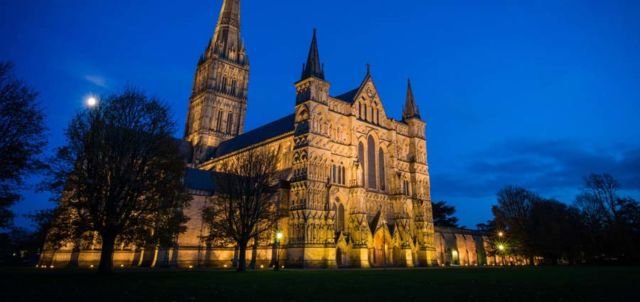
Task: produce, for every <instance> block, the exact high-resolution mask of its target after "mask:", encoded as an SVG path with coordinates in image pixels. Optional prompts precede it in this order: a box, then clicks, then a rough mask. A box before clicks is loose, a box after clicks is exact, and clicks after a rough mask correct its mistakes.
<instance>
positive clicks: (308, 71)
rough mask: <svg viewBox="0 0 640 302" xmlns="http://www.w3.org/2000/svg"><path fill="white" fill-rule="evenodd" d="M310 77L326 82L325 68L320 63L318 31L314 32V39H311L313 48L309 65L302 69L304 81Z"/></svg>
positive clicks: (308, 61)
mask: <svg viewBox="0 0 640 302" xmlns="http://www.w3.org/2000/svg"><path fill="white" fill-rule="evenodd" d="M309 77H316V78H319V79H321V80H324V79H325V78H324V66H322V64H321V63H320V52H319V51H318V38H317V36H316V30H315V29H314V30H313V38H312V39H311V47H310V48H309V56H308V57H307V64H305V65H304V66H303V67H302V78H301V80H304V79H306V78H309Z"/></svg>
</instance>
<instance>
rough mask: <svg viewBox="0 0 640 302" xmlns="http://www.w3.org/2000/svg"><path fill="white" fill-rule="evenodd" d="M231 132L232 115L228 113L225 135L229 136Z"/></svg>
mask: <svg viewBox="0 0 640 302" xmlns="http://www.w3.org/2000/svg"><path fill="white" fill-rule="evenodd" d="M231 131H233V113H231V112H229V116H228V117H227V133H228V134H231Z"/></svg>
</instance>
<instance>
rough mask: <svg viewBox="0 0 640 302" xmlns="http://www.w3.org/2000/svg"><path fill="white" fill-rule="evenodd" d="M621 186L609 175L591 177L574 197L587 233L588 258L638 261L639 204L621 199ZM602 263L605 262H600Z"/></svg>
mask: <svg viewBox="0 0 640 302" xmlns="http://www.w3.org/2000/svg"><path fill="white" fill-rule="evenodd" d="M619 188H620V184H619V183H618V182H617V181H616V180H615V178H613V176H611V175H609V174H592V175H590V176H588V177H587V178H586V179H585V186H584V189H583V192H582V193H581V194H580V195H578V197H577V198H576V206H577V207H578V208H579V209H580V211H581V213H582V216H583V219H584V222H585V226H586V229H587V232H588V233H589V234H590V236H588V237H587V239H588V242H587V244H588V245H587V252H588V254H589V255H590V256H591V257H594V258H599V257H600V256H601V255H605V257H606V258H610V259H621V260H625V261H638V260H640V252H638V250H639V248H640V243H639V242H640V232H639V229H640V204H639V203H638V202H637V201H636V200H634V199H632V198H629V197H620V196H619V194H618V191H619ZM601 260H604V259H601Z"/></svg>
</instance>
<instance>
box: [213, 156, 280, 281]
mask: <svg viewBox="0 0 640 302" xmlns="http://www.w3.org/2000/svg"><path fill="white" fill-rule="evenodd" d="M277 158H278V157H277V154H274V153H272V152H269V151H267V150H264V149H252V150H250V151H247V152H245V153H242V154H240V155H238V156H237V157H236V158H234V159H233V160H232V161H227V162H224V163H222V164H221V165H220V166H219V167H218V169H216V170H217V173H216V186H217V194H216V197H215V198H214V199H213V202H212V205H211V207H209V208H208V209H207V210H206V211H205V219H207V221H208V222H209V224H210V225H211V232H212V236H213V237H218V238H219V237H226V238H229V239H231V240H233V241H234V242H235V244H236V245H237V248H238V251H239V254H238V267H237V269H238V271H245V270H246V266H247V264H246V252H247V245H248V244H249V242H250V241H251V240H252V239H253V240H255V242H257V241H258V238H259V236H260V235H261V234H262V233H264V232H267V231H270V230H272V226H273V222H274V220H275V215H276V212H277V211H276V204H275V202H274V196H275V193H276V186H277V180H278V177H277V171H276V168H277Z"/></svg>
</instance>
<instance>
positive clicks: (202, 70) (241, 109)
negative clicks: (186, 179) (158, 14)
mask: <svg viewBox="0 0 640 302" xmlns="http://www.w3.org/2000/svg"><path fill="white" fill-rule="evenodd" d="M248 86H249V58H248V56H247V54H246V49H245V47H244V43H243V41H242V39H241V37H240V0H224V1H223V4H222V9H221V11H220V17H219V18H218V23H217V25H216V29H215V33H214V35H213V38H212V39H211V40H210V41H209V45H208V46H207V48H206V50H205V52H204V53H203V54H202V56H201V57H200V60H199V61H198V67H197V70H196V74H195V79H194V81H193V89H192V94H191V98H190V102H189V113H188V117H187V125H186V127H185V140H187V141H189V142H190V143H191V145H192V146H193V147H194V156H193V159H194V162H196V163H198V162H203V161H206V160H207V159H208V153H209V152H208V151H209V150H211V149H212V148H215V147H217V146H218V145H219V144H220V143H222V142H224V141H226V140H229V139H231V138H233V137H236V136H238V135H239V134H242V133H243V131H244V123H245V114H246V111H247V91H248Z"/></svg>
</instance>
